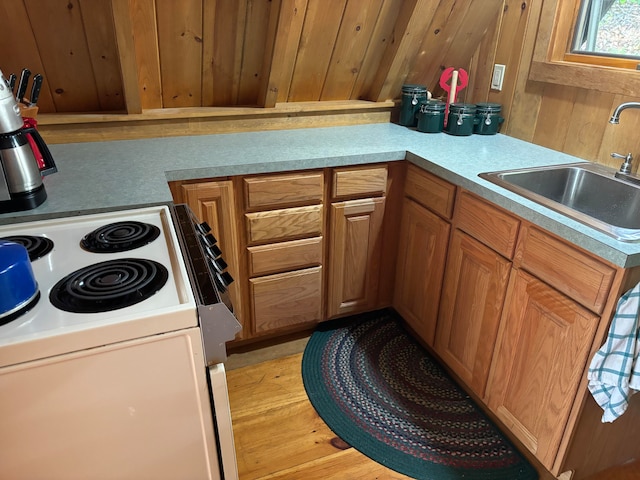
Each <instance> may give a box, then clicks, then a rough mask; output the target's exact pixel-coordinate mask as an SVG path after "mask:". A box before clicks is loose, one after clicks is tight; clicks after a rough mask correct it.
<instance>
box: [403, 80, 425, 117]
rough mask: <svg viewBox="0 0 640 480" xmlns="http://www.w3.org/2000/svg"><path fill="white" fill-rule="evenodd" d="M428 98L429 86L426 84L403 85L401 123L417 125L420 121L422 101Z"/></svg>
mask: <svg viewBox="0 0 640 480" xmlns="http://www.w3.org/2000/svg"><path fill="white" fill-rule="evenodd" d="M426 99H427V87H425V86H424V85H403V86H402V103H401V107H400V125H403V126H405V127H415V126H416V125H417V123H418V119H417V116H416V115H417V113H418V110H419V109H420V102H422V101H423V100H426Z"/></svg>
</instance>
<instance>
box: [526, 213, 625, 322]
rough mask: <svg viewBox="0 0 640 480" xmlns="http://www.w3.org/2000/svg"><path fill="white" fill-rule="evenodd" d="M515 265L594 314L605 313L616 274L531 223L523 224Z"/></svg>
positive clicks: (611, 269)
mask: <svg viewBox="0 0 640 480" xmlns="http://www.w3.org/2000/svg"><path fill="white" fill-rule="evenodd" d="M515 264H516V266H517V267H520V268H523V269H525V270H527V271H528V272H530V273H532V274H533V275H535V276H536V277H538V278H539V279H540V280H542V281H544V282H545V283H548V284H549V285H551V286H552V287H554V288H555V289H557V290H559V291H560V292H562V293H564V294H565V295H567V296H568V297H570V298H572V299H574V300H575V301H576V302H578V303H580V304H582V305H583V306H585V307H586V308H588V309H589V310H591V311H593V312H595V313H601V312H602V309H603V308H604V305H605V303H606V301H607V297H608V295H609V290H610V289H611V285H612V284H613V279H614V275H615V272H616V271H615V269H614V268H613V267H611V266H609V265H607V264H605V263H603V262H602V261H600V260H599V259H597V258H594V257H592V256H591V255H589V254H587V253H584V252H582V251H579V250H577V249H576V248H575V247H573V246H571V245H568V244H566V243H565V242H563V241H561V240H559V239H557V238H555V237H553V236H551V235H549V234H547V233H546V232H543V231H541V230H539V229H538V228H536V227H534V226H532V225H529V224H524V225H523V228H522V233H521V235H520V241H519V242H518V249H517V252H516V258H515Z"/></svg>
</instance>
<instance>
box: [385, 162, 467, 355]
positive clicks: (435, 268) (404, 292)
mask: <svg viewBox="0 0 640 480" xmlns="http://www.w3.org/2000/svg"><path fill="white" fill-rule="evenodd" d="M455 192H456V187H455V186H454V185H452V184H450V183H449V182H446V181H444V180H442V179H440V178H438V177H436V176H434V175H432V174H430V173H428V172H425V171H424V170H422V169H420V168H418V167H416V166H415V165H411V164H409V165H408V168H407V177H406V180H405V187H404V195H405V198H404V202H403V208H402V223H401V225H400V234H399V237H400V238H399V243H398V259H397V265H396V282H395V291H394V297H393V306H394V307H395V309H396V310H397V311H398V313H399V314H400V315H401V316H402V318H404V320H406V322H407V323H408V324H409V326H410V327H411V328H412V329H413V331H414V332H415V333H416V334H417V335H418V336H419V337H420V338H421V339H422V340H423V341H424V342H425V343H427V344H428V345H429V346H433V345H434V340H435V332H436V323H437V318H438V310H439V307H440V293H441V291H442V279H443V277H444V270H445V262H446V256H447V248H448V245H449V233H450V230H451V225H450V219H451V215H452V213H453V205H454V199H455Z"/></svg>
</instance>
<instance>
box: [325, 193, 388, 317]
mask: <svg viewBox="0 0 640 480" xmlns="http://www.w3.org/2000/svg"><path fill="white" fill-rule="evenodd" d="M384 200H385V199H384V198H368V199H363V200H350V201H347V202H339V203H333V204H332V205H331V248H330V250H329V297H328V316H329V317H334V316H337V315H343V314H347V313H355V312H360V311H365V310H367V309H372V308H374V307H375V305H376V300H377V295H378V275H379V271H380V253H381V252H380V250H381V249H380V245H381V241H382V238H381V233H382V219H383V217H384V203H385V202H384Z"/></svg>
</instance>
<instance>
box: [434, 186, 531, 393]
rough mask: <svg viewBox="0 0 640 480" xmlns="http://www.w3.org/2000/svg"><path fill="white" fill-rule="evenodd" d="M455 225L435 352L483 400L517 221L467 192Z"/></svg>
mask: <svg viewBox="0 0 640 480" xmlns="http://www.w3.org/2000/svg"><path fill="white" fill-rule="evenodd" d="M453 221H454V225H455V227H456V228H455V230H454V232H453V234H452V237H451V243H450V246H449V254H448V259H447V271H446V274H445V279H444V287H443V291H442V299H441V303H440V312H439V316H438V328H437V334H436V342H435V349H436V352H438V354H439V355H440V356H441V358H442V359H443V360H444V361H445V362H446V363H447V364H448V365H449V366H450V367H451V369H452V370H453V371H454V372H456V374H458V376H460V378H461V379H462V380H463V381H464V382H465V383H466V384H467V385H468V386H469V387H470V388H471V389H472V390H473V392H474V393H476V394H477V395H478V396H479V397H481V398H482V397H483V396H484V393H485V387H486V383H487V378H488V376H489V368H490V366H491V360H492V357H493V347H494V345H495V339H496V336H497V334H498V325H499V322H500V315H501V313H502V306H503V304H504V299H505V295H506V292H507V283H508V280H509V272H510V271H511V261H510V259H509V258H510V257H511V256H512V255H513V251H514V249H515V244H516V238H517V237H516V235H517V232H518V227H519V221H518V220H517V219H516V218H515V217H513V216H511V215H509V214H508V213H507V212H505V211H503V210H501V209H499V208H497V207H495V206H492V205H490V204H488V203H486V202H484V201H482V200H481V199H479V198H477V197H475V196H473V195H471V194H470V193H469V192H465V191H463V192H461V193H460V195H459V196H458V201H457V203H456V207H455V213H454V217H453Z"/></svg>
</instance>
